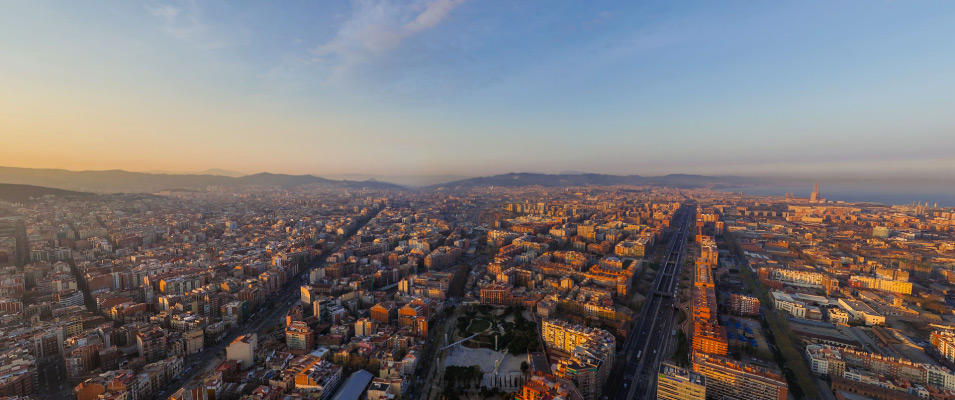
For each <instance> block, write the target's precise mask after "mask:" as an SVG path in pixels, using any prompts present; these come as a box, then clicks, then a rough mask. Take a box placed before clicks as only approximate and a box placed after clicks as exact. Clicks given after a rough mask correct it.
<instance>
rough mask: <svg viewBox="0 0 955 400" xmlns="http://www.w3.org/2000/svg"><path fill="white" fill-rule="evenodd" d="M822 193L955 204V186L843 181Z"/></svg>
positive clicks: (782, 190) (805, 192)
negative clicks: (851, 182) (845, 182)
mask: <svg viewBox="0 0 955 400" xmlns="http://www.w3.org/2000/svg"><path fill="white" fill-rule="evenodd" d="M719 191H721V192H731V193H739V192H743V193H744V194H749V195H756V196H785V195H786V193H792V194H793V196H795V197H804V198H808V197H809V194H810V193H811V192H812V185H809V186H789V185H785V186H752V187H742V188H728V189H720V190H719ZM819 194H820V196H821V197H822V198H824V199H826V200H829V201H845V202H850V203H857V202H867V203H880V204H886V205H910V204H913V203H922V204H925V205H928V206H934V205H935V204H938V206H939V207H943V208H949V207H955V185H943V184H939V185H925V184H920V185H891V186H888V185H887V186H874V185H871V184H867V185H860V184H841V185H827V186H820V188H819Z"/></svg>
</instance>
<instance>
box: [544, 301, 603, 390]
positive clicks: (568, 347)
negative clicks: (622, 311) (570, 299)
mask: <svg viewBox="0 0 955 400" xmlns="http://www.w3.org/2000/svg"><path fill="white" fill-rule="evenodd" d="M541 336H542V337H543V339H544V344H545V345H546V346H547V347H548V348H553V349H557V350H560V351H562V352H567V353H570V357H569V358H567V359H562V360H560V361H558V363H557V364H558V366H557V370H556V371H555V375H557V376H558V377H561V378H566V379H571V380H572V381H573V382H574V384H575V385H576V386H577V389H578V390H579V391H580V394H581V396H583V398H584V399H585V400H593V399H597V398H598V397H600V390H601V388H603V386H604V384H605V383H606V382H607V377H608V375H609V374H610V370H611V369H612V368H613V363H614V352H615V351H616V340H615V339H614V337H613V335H611V334H610V333H609V332H607V331H604V330H602V329H595V328H588V327H584V326H579V325H573V324H568V323H566V322H563V321H559V320H549V319H545V320H544V322H543V325H542V328H541Z"/></svg>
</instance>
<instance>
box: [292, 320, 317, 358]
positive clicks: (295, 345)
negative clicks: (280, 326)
mask: <svg viewBox="0 0 955 400" xmlns="http://www.w3.org/2000/svg"><path fill="white" fill-rule="evenodd" d="M285 344H287V345H288V348H290V349H293V350H308V351H311V350H312V349H313V348H314V347H315V335H314V333H312V329H311V328H309V327H308V325H307V324H306V323H304V322H302V321H294V322H292V323H290V324H289V325H288V326H287V327H285Z"/></svg>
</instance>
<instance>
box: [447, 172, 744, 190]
mask: <svg viewBox="0 0 955 400" xmlns="http://www.w3.org/2000/svg"><path fill="white" fill-rule="evenodd" d="M761 183H763V182H761V181H760V180H758V179H755V178H748V177H742V176H704V175H685V174H671V175H664V176H640V175H605V174H585V173H562V174H555V175H552V174H538V173H510V174H503V175H494V176H485V177H480V178H470V179H464V180H460V181H454V182H448V183H443V184H439V185H434V186H431V187H432V188H436V189H438V188H443V189H469V188H481V187H491V186H494V187H524V186H543V187H560V186H613V185H633V186H665V187H674V188H729V187H740V186H752V185H757V184H761Z"/></svg>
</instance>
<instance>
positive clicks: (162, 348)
mask: <svg viewBox="0 0 955 400" xmlns="http://www.w3.org/2000/svg"><path fill="white" fill-rule="evenodd" d="M136 347H137V348H138V349H139V356H140V357H143V358H145V359H146V362H147V363H153V362H156V361H159V360H162V359H165V358H166V333H165V332H164V331H163V330H162V329H161V328H159V327H158V326H157V327H153V328H152V329H149V330H147V331H143V332H139V333H137V334H136Z"/></svg>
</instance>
